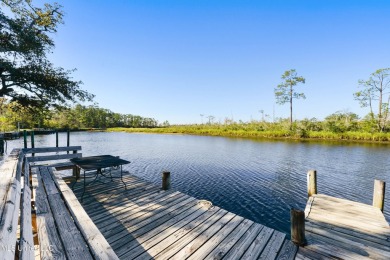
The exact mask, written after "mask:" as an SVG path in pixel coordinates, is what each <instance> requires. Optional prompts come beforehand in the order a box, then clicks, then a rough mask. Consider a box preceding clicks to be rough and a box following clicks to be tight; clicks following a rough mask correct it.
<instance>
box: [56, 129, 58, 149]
mask: <svg viewBox="0 0 390 260" xmlns="http://www.w3.org/2000/svg"><path fill="white" fill-rule="evenodd" d="M56 147H58V130H56Z"/></svg>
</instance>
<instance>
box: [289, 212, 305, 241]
mask: <svg viewBox="0 0 390 260" xmlns="http://www.w3.org/2000/svg"><path fill="white" fill-rule="evenodd" d="M290 214H291V241H292V242H293V243H294V244H296V245H297V246H303V245H305V244H306V239H305V212H304V211H302V210H298V209H291V211H290Z"/></svg>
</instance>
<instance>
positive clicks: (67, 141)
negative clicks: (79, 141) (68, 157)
mask: <svg viewBox="0 0 390 260" xmlns="http://www.w3.org/2000/svg"><path fill="white" fill-rule="evenodd" d="M69 144H70V131H69V129H68V132H67V134H66V146H67V147H69ZM66 153H67V154H69V151H67V152H66Z"/></svg>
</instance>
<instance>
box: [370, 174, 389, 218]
mask: <svg viewBox="0 0 390 260" xmlns="http://www.w3.org/2000/svg"><path fill="white" fill-rule="evenodd" d="M385 190H386V182H384V181H381V180H375V182H374V195H373V199H372V206H374V207H376V208H379V209H380V210H381V211H382V212H383V209H384V205H385Z"/></svg>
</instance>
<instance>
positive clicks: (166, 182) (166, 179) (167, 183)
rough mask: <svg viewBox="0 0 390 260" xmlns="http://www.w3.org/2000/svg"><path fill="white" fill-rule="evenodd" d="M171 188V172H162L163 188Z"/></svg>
mask: <svg viewBox="0 0 390 260" xmlns="http://www.w3.org/2000/svg"><path fill="white" fill-rule="evenodd" d="M170 188H171V173H170V172H163V173H162V189H163V190H169V189H170Z"/></svg>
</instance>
